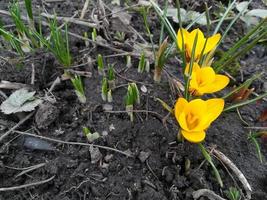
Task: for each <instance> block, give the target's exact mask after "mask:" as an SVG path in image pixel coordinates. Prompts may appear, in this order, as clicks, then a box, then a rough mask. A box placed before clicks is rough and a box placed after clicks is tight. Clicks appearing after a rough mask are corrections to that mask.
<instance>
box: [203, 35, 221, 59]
mask: <svg viewBox="0 0 267 200" xmlns="http://www.w3.org/2000/svg"><path fill="white" fill-rule="evenodd" d="M220 39H221V34H219V33H217V34H216V35H213V36H211V37H209V38H208V41H207V44H206V47H205V50H204V53H203V54H206V53H208V52H210V51H211V50H212V49H214V48H215V47H216V46H217V44H218V42H219V40H220Z"/></svg>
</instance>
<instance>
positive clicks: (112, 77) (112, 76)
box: [108, 64, 116, 89]
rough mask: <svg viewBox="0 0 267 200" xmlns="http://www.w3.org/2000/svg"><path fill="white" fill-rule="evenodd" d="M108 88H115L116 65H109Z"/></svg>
mask: <svg viewBox="0 0 267 200" xmlns="http://www.w3.org/2000/svg"><path fill="white" fill-rule="evenodd" d="M108 86H109V89H114V88H115V86H116V85H115V73H114V65H111V64H109V65H108Z"/></svg>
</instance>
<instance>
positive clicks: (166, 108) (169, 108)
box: [156, 98, 174, 114]
mask: <svg viewBox="0 0 267 200" xmlns="http://www.w3.org/2000/svg"><path fill="white" fill-rule="evenodd" d="M156 100H157V101H159V102H160V103H161V105H162V106H163V108H164V109H165V110H167V111H169V113H171V114H174V112H173V109H172V108H171V107H170V106H169V105H168V104H167V103H166V102H164V101H163V100H162V99H160V98H156Z"/></svg>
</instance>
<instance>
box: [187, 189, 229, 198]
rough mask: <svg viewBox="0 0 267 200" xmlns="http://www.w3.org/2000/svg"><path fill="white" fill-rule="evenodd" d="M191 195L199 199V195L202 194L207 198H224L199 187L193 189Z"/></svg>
mask: <svg viewBox="0 0 267 200" xmlns="http://www.w3.org/2000/svg"><path fill="white" fill-rule="evenodd" d="M192 195H193V198H194V199H199V198H200V197H202V196H204V197H207V198H209V199H210V200H226V199H224V198H222V197H220V196H219V195H217V194H215V193H214V192H213V191H211V190H208V189H200V190H197V191H194V192H193V194H192Z"/></svg>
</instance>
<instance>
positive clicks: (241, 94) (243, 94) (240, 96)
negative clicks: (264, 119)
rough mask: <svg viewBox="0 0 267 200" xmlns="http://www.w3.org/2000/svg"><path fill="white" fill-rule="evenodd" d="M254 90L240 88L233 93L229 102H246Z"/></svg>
mask: <svg viewBox="0 0 267 200" xmlns="http://www.w3.org/2000/svg"><path fill="white" fill-rule="evenodd" d="M254 89H255V88H251V89H249V88H241V89H240V90H239V91H238V92H236V93H234V94H233V95H231V97H230V101H232V102H240V101H244V100H247V99H248V97H249V95H250V94H251V93H252V92H253V91H254Z"/></svg>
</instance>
